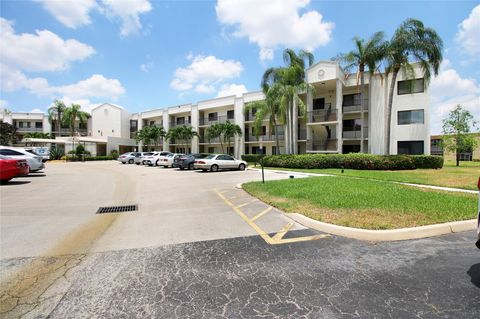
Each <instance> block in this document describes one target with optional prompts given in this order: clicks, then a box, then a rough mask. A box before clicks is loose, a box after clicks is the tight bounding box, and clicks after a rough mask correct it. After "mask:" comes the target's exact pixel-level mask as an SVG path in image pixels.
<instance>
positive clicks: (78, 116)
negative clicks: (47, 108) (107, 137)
mask: <svg viewBox="0 0 480 319" xmlns="http://www.w3.org/2000/svg"><path fill="white" fill-rule="evenodd" d="M81 108H82V107H81V106H80V104H71V105H70V106H69V107H67V108H66V109H65V111H64V114H63V117H62V120H63V123H64V124H66V125H68V127H69V128H70V136H73V135H74V134H75V122H76V121H77V120H78V121H79V122H80V124H85V123H87V120H88V119H89V118H90V114H89V113H87V112H84V111H82V110H81Z"/></svg>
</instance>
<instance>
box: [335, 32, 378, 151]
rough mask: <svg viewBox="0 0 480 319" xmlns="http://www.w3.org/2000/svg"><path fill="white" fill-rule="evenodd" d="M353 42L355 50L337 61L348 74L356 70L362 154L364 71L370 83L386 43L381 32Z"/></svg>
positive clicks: (365, 99)
mask: <svg viewBox="0 0 480 319" xmlns="http://www.w3.org/2000/svg"><path fill="white" fill-rule="evenodd" d="M353 41H354V43H355V49H354V50H352V51H350V52H348V53H346V54H341V55H340V56H339V57H338V58H337V59H338V60H339V62H340V63H341V64H342V67H343V69H344V70H345V71H346V72H347V73H350V72H351V70H352V69H353V68H356V69H357V74H356V79H357V86H358V81H359V79H360V88H361V93H360V100H361V111H360V118H361V120H362V127H361V131H360V152H361V153H363V152H364V149H363V140H364V135H365V134H364V126H365V123H364V120H365V110H366V109H368V104H367V103H366V101H367V89H366V85H365V71H366V70H367V69H368V72H369V74H370V83H371V79H372V76H373V74H374V73H375V71H376V70H377V68H378V64H379V62H380V61H381V60H382V59H383V56H384V52H385V48H386V43H385V41H384V34H383V32H376V33H374V34H373V36H372V37H371V38H370V39H368V40H367V41H365V40H364V39H362V38H359V37H355V38H353Z"/></svg>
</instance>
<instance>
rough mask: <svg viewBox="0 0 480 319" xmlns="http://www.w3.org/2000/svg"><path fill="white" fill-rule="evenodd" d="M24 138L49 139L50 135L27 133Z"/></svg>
mask: <svg viewBox="0 0 480 319" xmlns="http://www.w3.org/2000/svg"><path fill="white" fill-rule="evenodd" d="M23 137H24V138H50V133H42V132H29V133H26V134H25V135H24V136H23Z"/></svg>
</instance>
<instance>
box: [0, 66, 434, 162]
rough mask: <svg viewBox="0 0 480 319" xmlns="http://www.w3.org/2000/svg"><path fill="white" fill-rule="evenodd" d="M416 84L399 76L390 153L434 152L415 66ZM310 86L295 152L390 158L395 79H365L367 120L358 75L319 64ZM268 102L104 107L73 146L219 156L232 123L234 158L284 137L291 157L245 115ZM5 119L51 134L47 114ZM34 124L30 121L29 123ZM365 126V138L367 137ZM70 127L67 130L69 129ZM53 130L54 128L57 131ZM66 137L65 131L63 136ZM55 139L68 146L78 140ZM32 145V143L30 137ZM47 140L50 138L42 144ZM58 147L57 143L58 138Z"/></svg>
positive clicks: (231, 99) (258, 95)
mask: <svg viewBox="0 0 480 319" xmlns="http://www.w3.org/2000/svg"><path fill="white" fill-rule="evenodd" d="M415 70H416V73H417V76H416V79H414V80H410V81H406V80H405V78H404V76H403V74H402V73H400V74H399V76H398V78H397V83H396V84H395V91H394V98H393V108H392V116H391V117H392V119H391V138H390V141H388V142H389V143H390V153H391V154H430V134H429V102H430V101H429V92H428V87H427V88H425V87H424V83H423V77H422V73H421V71H420V68H419V67H418V66H415ZM306 75H307V81H308V83H310V84H311V85H312V86H313V87H314V90H313V93H310V92H309V93H305V94H301V95H300V98H301V99H302V101H303V102H304V104H305V105H306V113H305V114H302V113H301V112H299V110H298V109H297V108H295V110H294V118H293V125H292V127H294V128H295V129H293V136H294V138H293V145H292V146H291V147H290V148H291V149H293V151H294V153H298V154H302V153H351V152H359V151H360V150H361V149H362V147H361V144H362V143H363V151H364V152H365V153H372V154H384V153H385V150H386V143H387V140H386V129H387V127H386V122H387V117H386V108H387V102H388V101H387V99H388V90H389V87H390V80H391V78H386V77H385V75H384V74H383V75H380V74H377V75H375V76H373V77H372V78H370V76H369V75H366V76H365V83H366V85H367V96H366V97H365V98H366V99H367V101H366V104H367V107H366V108H365V110H363V114H364V116H363V117H364V120H363V122H362V120H361V117H362V116H361V113H362V107H361V95H360V90H361V88H360V87H359V85H357V79H356V76H355V74H351V75H349V76H346V75H345V74H344V72H343V71H342V69H341V68H340V67H339V65H338V64H337V63H336V62H325V61H322V62H319V63H317V64H315V65H313V66H312V67H310V68H308V69H307V71H306ZM262 99H264V95H263V93H262V92H250V93H245V94H243V95H242V96H240V97H238V96H228V97H221V98H216V99H210V100H205V101H200V102H197V103H196V104H185V105H178V106H172V107H167V108H158V109H152V110H148V111H144V112H140V113H135V114H130V113H128V111H126V110H125V109H124V108H123V107H121V106H118V105H114V104H110V103H105V104H102V105H100V106H98V107H96V108H95V109H93V110H92V112H91V115H92V117H91V119H89V123H88V125H87V127H79V128H78V129H76V135H77V136H76V137H74V138H73V140H74V141H73V143H75V142H77V143H84V144H85V145H86V148H87V149H88V150H89V151H90V152H91V153H92V154H96V155H106V154H109V153H110V152H111V151H112V150H118V151H119V152H120V153H122V152H126V151H134V150H138V151H141V150H146V149H148V150H150V149H153V148H155V149H157V150H168V151H172V152H174V151H178V152H194V153H195V152H206V153H218V152H221V149H220V141H218V140H207V139H206V138H205V132H206V130H207V128H208V127H209V126H210V125H212V124H214V123H219V122H225V121H227V120H228V121H231V122H233V123H235V124H237V125H239V126H240V127H241V128H242V130H243V135H242V136H241V137H236V138H234V139H232V140H231V147H232V149H231V150H229V152H230V153H233V154H234V155H235V156H236V157H240V156H241V155H242V154H258V153H262V154H275V153H276V149H275V148H276V142H275V141H276V136H275V134H278V138H279V140H280V153H285V144H286V138H285V134H284V129H283V127H282V129H281V130H278V132H274V130H273V128H271V127H269V124H268V121H267V120H264V123H265V124H264V125H263V126H262V131H261V132H260V133H261V134H260V135H259V136H258V137H257V136H255V134H254V132H253V121H254V119H255V111H252V112H249V113H245V106H246V105H247V104H248V103H249V102H252V101H258V100H262ZM0 120H2V121H5V122H8V123H11V124H14V125H15V126H16V127H17V130H18V132H19V133H20V134H21V133H23V132H28V129H30V130H32V129H35V130H38V131H40V130H41V131H43V132H48V133H50V132H52V129H51V125H50V123H49V121H48V119H47V117H46V116H45V115H44V114H40V113H35V114H32V113H12V114H10V115H3V117H2V115H0ZM28 123H30V124H28ZM147 125H159V126H162V127H163V128H164V129H165V130H166V131H168V129H169V128H172V127H175V126H177V125H191V126H192V127H193V129H194V130H195V131H196V132H198V133H199V137H195V138H194V139H193V141H192V144H191V149H189V150H185V149H184V147H182V146H181V145H180V144H178V143H177V142H176V141H174V140H170V141H160V144H159V145H156V146H152V145H148V146H142V145H137V143H136V142H135V140H134V135H135V133H136V132H137V131H138V130H140V129H141V128H142V127H144V126H147ZM362 127H363V131H364V133H363V138H362V134H361V131H362ZM67 130H68V129H67ZM54 131H55V130H54ZM62 133H63V132H62ZM56 135H57V137H56V138H55V142H57V141H58V142H59V143H63V144H65V145H66V149H68V148H70V147H72V146H69V144H70V143H72V137H64V136H60V137H58V134H56ZM32 141H33V140H32ZM43 142H46V141H43ZM52 142H53V141H52Z"/></svg>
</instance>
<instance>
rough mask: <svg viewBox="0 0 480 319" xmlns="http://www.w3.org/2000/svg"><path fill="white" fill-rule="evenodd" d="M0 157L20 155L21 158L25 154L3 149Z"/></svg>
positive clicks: (0, 151)
mask: <svg viewBox="0 0 480 319" xmlns="http://www.w3.org/2000/svg"><path fill="white" fill-rule="evenodd" d="M0 155H5V156H19V155H20V156H23V155H25V154H23V153H20V152H17V151H14V150H7V149H4V150H0Z"/></svg>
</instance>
